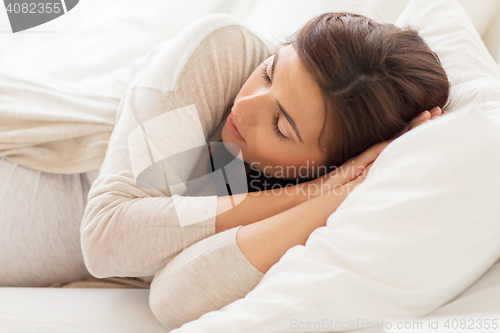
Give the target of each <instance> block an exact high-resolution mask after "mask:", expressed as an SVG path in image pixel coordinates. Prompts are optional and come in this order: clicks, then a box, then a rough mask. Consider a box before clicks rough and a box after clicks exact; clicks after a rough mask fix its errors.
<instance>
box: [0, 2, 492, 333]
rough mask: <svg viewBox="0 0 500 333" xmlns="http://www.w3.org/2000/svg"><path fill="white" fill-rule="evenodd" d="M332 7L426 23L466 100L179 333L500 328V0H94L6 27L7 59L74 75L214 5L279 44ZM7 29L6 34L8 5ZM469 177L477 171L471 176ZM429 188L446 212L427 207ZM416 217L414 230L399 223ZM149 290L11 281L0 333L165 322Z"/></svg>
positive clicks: (112, 281) (116, 62)
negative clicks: (24, 27) (250, 281)
mask: <svg viewBox="0 0 500 333" xmlns="http://www.w3.org/2000/svg"><path fill="white" fill-rule="evenodd" d="M326 11H353V12H358V13H361V14H365V15H367V16H370V17H373V18H375V19H377V20H381V21H387V22H392V23H396V24H400V25H404V24H410V25H417V26H420V27H421V32H422V34H423V36H424V38H426V40H427V41H428V42H429V44H430V45H431V47H433V46H435V47H436V48H437V52H438V54H439V55H440V56H441V57H442V59H444V60H445V61H444V66H445V68H446V69H447V72H449V73H450V77H451V80H452V85H453V94H454V96H460V98H456V100H455V101H454V104H453V107H452V110H453V111H452V112H450V114H449V115H447V116H445V117H443V119H439V120H436V121H433V123H431V124H428V125H425V126H422V128H419V129H418V130H415V131H412V133H408V135H405V137H404V139H403V138H402V139H401V140H399V139H398V141H397V142H394V144H391V149H387V151H384V153H383V154H382V155H381V156H380V160H377V161H378V162H377V163H378V164H375V165H374V167H375V166H378V168H379V170H380V174H379V175H378V177H376V178H375V177H372V179H371V180H370V179H367V180H366V184H367V186H366V188H367V191H368V192H367V195H361V194H359V195H353V196H350V197H349V198H348V199H347V200H346V201H345V202H344V203H343V204H342V206H341V207H339V210H338V211H337V212H336V213H335V214H333V215H332V216H330V218H329V220H328V225H327V227H325V228H320V229H321V230H320V229H318V230H316V231H315V232H314V233H313V234H311V237H310V239H309V240H308V243H306V246H296V247H294V248H292V249H290V250H289V251H288V252H287V253H286V255H285V256H284V257H283V258H282V260H280V262H279V263H278V264H276V265H275V266H274V267H273V268H272V269H271V270H270V271H269V272H268V273H267V274H266V276H265V277H264V278H263V280H262V281H261V283H259V285H258V286H257V287H256V288H255V290H254V291H252V292H251V293H249V294H248V295H247V296H246V297H245V298H243V299H240V300H238V301H236V302H233V303H231V304H229V305H227V306H225V307H224V308H222V309H220V310H219V311H212V312H210V313H207V314H205V315H203V316H201V317H200V318H199V319H197V320H195V321H192V322H189V323H186V324H185V325H183V326H182V327H181V328H179V329H176V330H173V331H172V332H179V333H181V332H306V331H307V332H312V331H318V332H319V331H324V332H332V331H346V330H363V331H366V332H393V331H398V330H402V329H404V330H405V331H422V330H425V329H427V330H429V331H431V330H432V331H434V332H435V331H440V330H442V331H449V330H450V329H455V330H459V329H463V330H464V331H465V330H466V329H467V328H469V329H470V328H473V329H476V330H484V331H487V332H491V331H495V330H496V331H498V330H500V327H499V326H498V325H500V260H499V256H500V241H498V239H500V237H499V236H500V221H499V220H500V218H499V217H498V216H500V210H499V208H498V206H499V205H498V200H499V198H500V192H499V189H500V175H499V173H498V171H496V169H497V166H498V165H499V163H500V156H498V155H499V154H498V153H492V152H498V151H500V149H499V148H500V137H499V136H500V66H499V65H498V64H499V63H500V53H499V51H500V2H498V1H497V0H475V1H474V0H458V1H455V0H437V1H431V0H411V1H406V0H330V1H327V0H314V1H308V2H304V1H300V0H288V1H286V0H272V1H263V0H261V1H251V0H238V1H229V0H213V1H194V0H190V1H184V2H180V1H171V0H168V1H153V0H147V1H141V2H137V1H132V0H126V1H120V2H119V4H118V3H117V2H114V1H109V0H101V1H99V2H98V1H97V0H86V1H82V2H81V3H79V4H78V5H77V6H76V7H75V8H74V9H73V10H71V12H68V13H67V14H65V15H63V16H61V17H59V18H58V19H56V20H53V21H50V22H47V23H45V24H43V25H40V26H38V27H35V28H33V29H31V30H28V31H26V32H24V33H17V34H10V33H2V34H0V63H1V64H2V65H3V66H7V65H8V66H9V68H14V69H15V68H19V69H23V70H26V69H28V70H32V71H35V72H40V73H43V74H47V75H52V76H55V77H58V78H61V79H65V80H71V81H77V80H82V79H84V78H85V77H88V76H95V75H100V74H105V73H107V72H109V71H111V70H114V69H117V68H120V67H123V66H127V65H128V64H129V63H130V61H132V60H133V59H135V58H137V57H139V56H141V55H142V54H144V53H145V52H147V51H148V50H150V49H151V48H152V47H154V46H155V45H157V44H158V43H160V42H161V41H163V40H165V39H168V38H171V37H172V36H174V35H175V34H176V33H177V32H179V31H180V30H182V29H183V28H184V27H186V26H187V25H188V24H189V23H191V22H193V21H194V20H196V19H197V18H199V17H201V16H203V15H207V14H210V13H217V12H223V13H229V14H232V15H235V16H237V17H240V18H241V19H242V20H244V21H245V22H246V23H247V24H248V25H249V26H250V27H251V28H253V29H254V30H255V32H256V33H258V34H261V35H263V36H264V37H266V38H268V39H270V40H271V41H273V42H275V43H279V42H282V41H284V37H285V36H286V35H288V34H290V33H292V32H293V31H295V30H296V29H297V28H299V27H300V25H301V24H303V23H305V22H306V21H307V19H309V18H311V17H312V16H314V15H316V14H319V13H321V12H326ZM0 30H1V31H3V32H5V31H7V30H9V25H8V21H7V16H6V13H5V12H2V9H1V8H0ZM55 32H56V33H55ZM35 52H36V53H35ZM34 53H35V54H36V55H37V56H36V58H35V57H33V54H34ZM445 118H446V119H445ZM436 139H439V144H433V142H436ZM426 143H427V146H426ZM431 145H432V146H431ZM457 146H458V147H459V148H460V149H458V148H457ZM429 147H433V148H435V149H432V148H429ZM410 148H411V149H410ZM405 150H406V151H407V154H406V155H404V154H403V155H402V151H405ZM460 155H464V156H466V157H467V161H462V160H461V161H460V162H463V163H460V165H458V166H455V165H454V166H453V167H451V168H448V169H446V170H445V171H446V172H444V171H443V172H442V173H433V174H435V175H436V176H435V177H436V179H432V180H433V181H435V182H439V184H440V186H438V189H439V191H437V192H435V191H434V192H433V191H431V189H433V187H432V186H431V185H432V184H431V183H430V182H429V183H426V181H425V180H426V179H429V172H430V171H429V170H427V169H426V168H422V167H421V165H422V164H421V163H422V161H425V163H426V164H425V165H429V166H432V165H440V164H439V163H442V162H443V161H446V160H453V159H454V158H456V156H460ZM419 163H420V167H418V168H417V167H415V165H419ZM433 163H435V164H433ZM480 163H482V164H480ZM485 165H486V167H485ZM488 166H489V167H488ZM429 168H430V167H429ZM477 170H481V172H478V171H477ZM403 171H404V172H403ZM464 172H470V173H471V174H472V175H473V176H471V177H468V178H467V181H465V180H462V178H460V177H459V175H463V174H464ZM408 174H410V175H412V177H408ZM438 176H439V177H438ZM384 177H386V178H385V182H384ZM398 177H399V178H398ZM419 177H420V178H419ZM431 178H432V177H431ZM438 178H439V179H438ZM390 179H396V180H394V181H393V183H392V185H391V186H387V185H384V184H387V181H388V180H390ZM398 179H399V180H401V182H400V183H398V182H397V180H398ZM412 186H413V187H412ZM380 189H382V190H383V191H382V192H380ZM370 193H377V195H371V194H370ZM433 197H435V198H438V199H439V201H440V206H439V207H437V206H428V203H429V200H431V198H433ZM396 199H397V200H396ZM415 202H418V203H419V204H418V205H416V204H413V203H415ZM357 207H364V209H358V208H357ZM381 207H382V208H383V209H381ZM422 207H427V209H422ZM388 212H391V213H388ZM446 212H448V213H449V212H454V214H455V215H450V214H448V215H443V214H445V213H446ZM337 213H338V214H337ZM408 215H410V216H411V217H405V222H406V223H407V225H410V226H411V227H412V233H411V236H408V235H409V234H408V232H407V230H404V229H403V228H400V227H399V226H400V225H401V220H402V218H403V217H404V216H408ZM367 216H369V218H367ZM422 221H425V223H424V222H422ZM360 235H361V236H360ZM389 236H393V237H392V238H390V237H389ZM394 239H396V240H398V239H399V241H398V242H396V241H394ZM443 240H445V241H443ZM391 242H392V243H391ZM396 250H397V253H395V251H396ZM416 250H421V251H420V252H418V253H417V251H416ZM377 251H379V252H377ZM376 255H379V258H385V261H377V260H374V259H373V256H376ZM387 258H390V260H389V259H387ZM305 259H307V260H305ZM464 268H466V269H464ZM429 272H432V273H433V274H430V273H429ZM464 272H466V273H464ZM332 281H334V282H332ZM335 281H340V283H338V284H335ZM148 298H149V289H148V285H147V284H145V283H140V282H138V281H137V280H133V279H127V278H108V279H93V278H89V279H86V280H83V281H70V282H67V283H60V284H54V285H52V286H51V287H48V288H8V287H3V288H0V299H1V300H2V301H1V302H0V332H16V333H17V332H88V331H92V332H143V331H144V332H157V331H158V332H160V331H161V332H165V331H166V329H165V327H164V326H163V325H162V324H160V323H159V322H158V321H157V320H156V318H155V316H154V315H153V313H152V312H151V310H150V308H149V304H148ZM342 298H345V301H344V302H342ZM356 302H357V303H356ZM382 320H384V323H385V324H382ZM353 322H354V324H353ZM388 322H390V323H391V324H390V325H388V324H387V323H388ZM368 323H370V325H368ZM398 323H399V326H398ZM418 323H420V325H421V326H419V324H418ZM464 323H465V324H464ZM479 324H480V325H481V327H479V326H478V325H479ZM487 324H488V328H486V326H487ZM461 325H462V326H461ZM471 325H472V326H471ZM495 325H496V326H495ZM468 331H469V330H468Z"/></svg>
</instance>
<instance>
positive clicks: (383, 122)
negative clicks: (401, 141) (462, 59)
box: [285, 13, 450, 167]
mask: <svg viewBox="0 0 500 333" xmlns="http://www.w3.org/2000/svg"><path fill="white" fill-rule="evenodd" d="M287 44H292V45H293V47H294V49H295V51H296V52H297V54H298V57H299V59H300V60H301V61H302V63H303V64H304V65H305V67H306V68H307V70H308V71H309V73H310V74H311V75H312V76H313V78H314V79H315V80H316V82H317V83H318V84H319V87H320V88H321V90H322V92H323V95H324V98H325V101H326V112H325V121H324V125H323V128H322V130H321V133H320V137H319V142H318V143H319V146H320V147H321V149H322V151H323V152H324V153H325V155H326V159H325V163H324V165H325V166H327V167H337V166H340V165H341V164H342V163H344V162H345V161H346V160H348V159H349V158H351V157H353V156H356V155H358V154H360V153H361V152H363V151H364V150H366V149H367V148H369V147H371V146H372V145H374V144H376V143H378V142H381V141H385V140H389V139H392V138H395V137H396V136H398V135H399V134H401V132H402V131H403V130H404V129H405V127H406V126H408V125H409V122H410V121H411V120H412V119H413V118H414V117H416V116H418V115H419V114H420V113H421V112H422V111H425V110H431V109H432V108H434V107H435V106H439V107H441V108H442V109H445V108H446V105H445V104H446V103H447V101H448V97H449V90H450V84H449V81H448V77H447V75H446V73H445V71H444V69H443V67H442V65H441V62H440V61H439V58H438V56H437V55H436V54H435V53H434V52H433V51H432V50H431V49H430V48H429V46H428V45H427V44H426V42H425V41H424V40H423V39H422V37H420V36H419V34H418V31H416V30H413V29H411V28H409V27H406V28H399V27H396V26H395V25H393V24H388V23H378V22H375V21H373V20H371V19H369V18H367V17H365V16H363V15H358V14H352V13H325V14H322V15H319V16H317V17H315V18H313V19H312V20H310V21H309V22H307V23H306V24H305V25H304V26H303V27H302V28H301V29H300V30H299V31H297V32H296V33H295V34H293V35H292V36H291V38H290V42H289V43H285V45H287ZM325 129H329V135H328V136H327V137H328V139H329V141H328V142H327V143H326V144H322V143H323V140H324V136H325Z"/></svg>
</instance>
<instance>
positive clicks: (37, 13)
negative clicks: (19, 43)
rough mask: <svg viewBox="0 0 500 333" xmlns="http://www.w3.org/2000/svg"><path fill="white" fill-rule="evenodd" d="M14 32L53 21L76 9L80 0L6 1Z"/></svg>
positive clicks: (6, 8)
mask: <svg viewBox="0 0 500 333" xmlns="http://www.w3.org/2000/svg"><path fill="white" fill-rule="evenodd" d="M3 2H4V5H5V11H6V13H7V17H8V18H9V22H10V27H11V28H12V32H13V33H16V32H19V31H23V30H27V29H30V28H33V27H36V26H38V25H40V24H44V23H46V22H49V21H52V20H54V19H56V18H58V17H59V16H62V15H64V14H66V13H67V12H69V11H70V10H72V9H73V8H75V6H76V5H77V3H78V0H52V1H51V0H36V1H35V0H4V1H3Z"/></svg>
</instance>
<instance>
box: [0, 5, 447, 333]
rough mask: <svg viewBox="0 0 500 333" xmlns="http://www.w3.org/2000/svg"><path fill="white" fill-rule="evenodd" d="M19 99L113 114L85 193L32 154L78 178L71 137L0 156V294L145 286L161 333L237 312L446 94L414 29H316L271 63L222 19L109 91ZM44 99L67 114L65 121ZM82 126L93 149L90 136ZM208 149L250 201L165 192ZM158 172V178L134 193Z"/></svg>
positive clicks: (84, 152) (345, 22) (80, 155)
mask: <svg viewBox="0 0 500 333" xmlns="http://www.w3.org/2000/svg"><path fill="white" fill-rule="evenodd" d="M22 83H23V84H24V85H25V86H26V89H25V91H29V92H32V93H33V94H34V95H33V96H34V97H33V98H35V97H36V98H39V99H43V98H46V99H47V102H50V105H51V107H52V108H62V107H63V106H64V107H65V108H66V109H65V112H69V113H76V114H86V113H87V114H88V113H89V112H90V110H89V109H85V108H84V107H83V105H87V104H91V105H92V106H93V109H92V113H93V114H98V111H99V108H102V110H103V112H109V110H110V109H112V108H114V109H115V110H116V112H115V113H113V114H112V116H111V118H112V119H113V120H114V125H113V130H112V133H111V134H110V136H108V137H106V146H107V150H106V152H105V155H103V156H102V161H101V162H102V163H101V164H100V165H99V174H98V177H97V178H96V179H93V178H92V177H89V175H92V174H93V172H95V171H93V169H95V168H91V167H90V165H91V164H90V163H89V164H88V165H89V167H88V168H87V169H85V168H83V169H82V168H81V169H78V170H79V173H75V174H71V171H73V170H76V169H74V168H72V167H70V165H71V166H74V165H76V163H73V164H72V163H70V162H67V163H68V164H67V165H68V167H67V169H65V170H64V168H65V163H66V162H62V161H63V159H61V160H59V161H58V160H57V159H54V158H46V159H44V154H41V153H39V151H40V150H43V149H46V151H47V152H50V153H51V154H53V153H55V154H58V153H59V154H60V155H61V156H62V155H64V156H65V159H64V161H67V160H68V158H67V157H68V156H70V160H71V159H73V161H76V160H78V161H82V162H81V163H80V165H82V163H83V164H84V163H85V161H88V160H90V159H91V158H92V157H93V156H94V155H93V154H95V150H94V151H93V150H92V147H95V146H96V145H94V146H93V145H92V142H89V141H91V140H90V139H89V137H88V136H85V135H84V134H75V135H74V136H73V137H71V135H72V133H73V132H74V128H75V127H71V126H70V125H68V124H64V122H57V121H56V120H52V123H51V125H53V126H54V128H56V127H57V126H59V127H57V128H59V129H61V130H62V131H63V132H64V131H65V132H66V134H67V136H66V138H71V140H69V139H68V142H69V141H70V142H71V143H74V142H77V144H73V145H72V146H71V147H69V148H68V147H64V144H63V143H64V140H61V142H62V143H61V144H57V145H54V144H53V142H52V143H51V142H50V140H46V141H44V142H42V139H40V142H38V143H31V144H30V145H31V147H30V149H26V150H23V147H17V148H16V149H11V150H10V151H11V152H12V151H15V152H16V153H15V154H10V155H9V147H8V143H7V144H6V145H4V142H2V145H4V146H2V147H7V148H5V149H4V148H2V151H1V155H0V156H5V158H4V159H3V160H2V162H1V164H0V189H1V190H2V192H0V193H1V195H2V198H1V199H2V201H1V202H0V211H1V213H2V215H0V216H1V217H0V218H1V219H2V223H1V224H2V226H1V228H2V233H1V235H0V237H1V238H2V242H1V243H2V244H3V246H4V248H3V249H2V250H3V251H2V254H1V255H0V264H1V266H2V267H4V268H7V269H6V271H2V272H0V282H1V283H2V285H32V286H35V285H47V284H50V283H52V282H55V281H59V280H70V279H74V278H79V277H83V276H85V274H88V272H90V273H91V274H92V275H94V276H96V277H98V278H104V277H135V278H137V279H140V280H143V281H146V282H148V283H149V282H150V283H151V290H150V306H151V309H152V311H153V313H154V314H155V316H156V317H157V318H158V319H159V320H160V321H161V322H162V323H163V324H164V325H166V326H168V327H169V328H174V327H179V326H180V325H182V324H183V323H185V322H187V321H190V320H193V319H196V318H198V317H199V316H200V315H202V314H204V313H206V312H208V311H212V310H217V309H220V308H221V307H223V306H224V305H226V304H229V303H230V302H232V301H234V300H236V299H238V298H241V297H244V296H245V295H246V294H247V293H248V292H249V291H251V290H252V289H253V288H254V287H255V286H256V285H257V283H258V282H259V281H260V280H261V278H262V277H263V275H264V274H265V273H266V272H267V271H268V270H269V269H270V268H271V267H272V266H273V265H274V264H276V263H277V262H278V261H279V259H280V258H281V257H282V256H283V255H284V254H285V252H286V251H287V250H288V249H290V248H291V247H293V246H296V245H305V242H306V240H307V238H308V237H309V235H310V234H311V232H313V231H314V230H315V229H317V228H319V227H322V226H326V220H327V218H328V217H329V216H330V215H331V214H332V213H334V212H335V211H336V209H337V207H339V205H340V204H341V203H342V202H343V200H344V199H345V198H346V197H347V196H348V194H349V193H350V192H351V191H353V190H355V188H356V187H357V186H359V185H360V184H361V183H362V182H363V181H364V179H365V178H366V177H367V176H368V171H369V170H370V168H371V166H372V164H373V162H374V161H375V159H376V158H377V156H378V155H379V154H380V153H381V151H382V150H383V149H384V148H385V147H386V146H387V145H388V144H389V143H390V142H391V141H392V140H394V139H395V138H397V137H398V136H400V135H402V134H403V133H405V132H406V131H408V130H410V129H411V128H414V127H415V126H418V125H421V124H423V123H425V122H426V121H428V120H430V119H433V118H435V117H439V116H441V115H442V111H441V110H442V108H443V109H444V108H445V105H446V103H447V101H448V95H449V82H448V78H447V75H446V73H445V71H444V70H443V67H442V66H441V63H440V61H439V58H438V57H437V55H436V54H435V53H434V52H433V51H432V50H430V49H429V47H428V46H427V44H426V43H425V42H424V40H423V39H422V38H421V37H420V36H419V35H418V32H417V31H415V30H412V29H410V28H405V29H401V28H398V27H396V26H394V25H392V24H382V23H377V22H375V21H373V20H370V19H368V18H366V17H364V16H361V15H356V14H350V13H325V14H322V15H320V16H317V17H315V18H313V19H312V20H310V21H309V22H308V23H307V24H305V25H304V26H303V27H302V28H301V29H300V30H299V31H297V32H296V33H295V34H293V35H292V36H291V38H290V41H289V43H286V44H284V45H281V46H280V47H276V46H274V45H272V44H271V43H269V42H268V41H266V40H265V39H263V38H262V37H259V36H258V34H256V33H254V32H252V31H251V30H250V29H248V28H247V27H245V26H244V25H242V24H240V23H239V22H238V21H237V20H236V19H235V18H234V17H232V16H229V15H225V14H216V15H209V16H207V17H204V18H202V19H200V20H198V21H196V22H195V23H193V24H191V25H190V26H189V27H188V28H186V29H185V30H184V31H182V32H181V33H180V34H179V35H177V36H176V37H175V38H173V39H171V40H169V41H167V42H165V43H162V44H160V45H158V46H157V47H155V48H154V49H152V50H151V51H150V52H148V53H147V54H146V55H145V56H144V57H142V58H140V59H138V60H137V61H135V62H133V64H132V65H131V66H129V67H127V68H123V69H120V70H116V71H114V72H113V73H111V74H109V75H106V76H103V77H99V78H93V79H88V80H86V81H81V82H79V83H77V84H74V83H72V84H69V83H66V82H60V81H55V80H52V81H50V85H49V81H47V83H44V82H41V81H37V82H36V84H37V85H42V86H43V85H44V84H46V87H50V89H46V90H45V91H43V94H42V90H40V89H33V86H34V85H35V83H34V82H30V81H27V80H25V81H23V82H22ZM37 87H38V86H37ZM75 87H79V88H81V89H80V90H79V89H76V88H75ZM92 89H93V90H92ZM54 91H56V92H57V91H58V92H59V93H60V94H61V93H62V92H63V91H64V93H65V94H70V95H71V96H72V97H74V98H72V99H71V101H70V102H67V104H64V105H63V104H62V102H61V104H60V105H59V104H58V102H57V101H53V100H50V98H51V97H54V95H56V94H57V93H56V92H54ZM89 91H92V93H89ZM51 94H53V95H51ZM35 95H37V96H35ZM42 95H43V97H42ZM73 100H74V102H72V101H73ZM90 100H91V101H90ZM82 101H83V102H82ZM113 101H114V102H113ZM68 103H69V104H71V103H73V104H71V109H68ZM86 103H87V104H86ZM113 103H114V104H113ZM104 110H106V111H104ZM428 110H430V111H428ZM40 112H42V113H43V112H46V111H44V109H43V108H42V107H40ZM31 114H32V113H31ZM0 115H1V113H0ZM28 118H29V117H24V118H23V119H24V120H23V121H24V122H29V121H30V120H29V119H28ZM26 119H28V120H26ZM75 119H76V118H75ZM82 119H84V122H85V123H84V124H83V123H82V124H80V125H81V126H83V127H85V126H87V127H86V128H88V131H87V132H85V131H82V133H87V134H88V133H89V132H91V131H92V129H93V128H95V127H93V126H95V123H92V121H91V119H92V117H88V118H85V117H82ZM89 119H90V120H89ZM82 122H83V120H82ZM35 123H36V122H35V121H34V120H33V121H32V123H31V124H35ZM45 125H47V124H45ZM45 125H44V126H45ZM19 126H21V125H19ZM35 127H36V126H35V125H32V126H31V127H30V126H24V127H23V128H35ZM38 128H42V126H41V125H38ZM47 128H48V129H47V130H50V126H47ZM39 132H40V133H41V132H43V131H39ZM100 139H101V140H102V137H101V138H100ZM96 140H97V139H96ZM217 141H219V142H221V144H220V145H219V146H218V148H216V149H212V150H210V151H209V152H210V153H211V154H212V156H219V157H220V156H222V155H226V157H227V155H228V154H229V156H230V158H229V159H228V160H235V159H238V160H241V161H242V162H243V165H244V176H246V182H247V183H248V191H242V193H233V194H230V195H220V194H212V195H210V194H207V193H206V192H205V194H204V195H192V194H193V193H195V192H196V191H191V192H190V189H189V188H186V187H182V186H180V187H179V186H173V184H174V183H173V182H172V177H169V175H171V174H172V168H174V169H175V167H174V166H170V167H169V165H168V156H174V155H175V154H180V153H182V151H184V150H186V149H189V148H190V147H198V146H201V145H203V144H205V145H206V144H207V143H209V142H210V143H212V144H213V143H214V142H217ZM94 143H95V142H94ZM51 145H52V146H51ZM26 146H29V145H28V144H27V145H26ZM213 146H214V147H215V145H213ZM47 147H49V148H47ZM61 147H64V148H61ZM58 149H60V152H58ZM68 149H69V150H71V154H68ZM37 152H38V153H37ZM23 154H24V157H23V158H22V159H21V158H19V159H17V160H16V159H15V158H16V156H17V157H19V156H20V155H23ZM15 161H18V162H17V164H16V162H15ZM33 161H36V163H34V162H33ZM201 161H202V159H201V158H200V159H198V160H197V161H194V160H193V159H190V158H186V159H185V160H184V162H183V164H182V166H181V167H180V168H178V169H177V170H176V171H177V172H180V173H183V172H184V173H185V174H190V173H193V172H194V171H196V170H203V168H205V167H206V165H207V163H208V162H207V160H204V161H203V162H201ZM31 162H32V163H31ZM30 163H31V164H30ZM37 165H39V166H43V168H41V167H40V169H43V170H44V171H45V172H43V171H40V170H38V169H37V167H36V166H37ZM152 165H155V166H156V167H157V168H156V169H155V170H156V171H157V172H156V173H155V172H152V173H150V174H148V175H147V177H145V178H144V177H143V178H140V177H142V176H144V174H143V173H142V174H141V172H142V171H143V170H147V169H148V168H150V167H151V166H152ZM200 168H201V169H200ZM50 170H53V171H54V172H53V173H50V172H46V171H50ZM298 170H302V172H301V173H300V172H297V171H298ZM304 170H305V171H304ZM56 171H57V172H56ZM81 172H84V173H81ZM16 173H17V174H16ZM141 175H142V176H141ZM138 177H139V178H140V179H139V178H138ZM94 178H95V177H94ZM81 179H84V180H85V181H82V182H80V180H81ZM139 180H140V181H139ZM33 184H35V185H33ZM82 184H84V185H82ZM85 184H87V185H85ZM152 184H153V185H152ZM169 184H170V186H169ZM90 185H91V188H90V190H89V188H88V187H90ZM33 186H34V187H33ZM245 192H248V193H245ZM11 194H12V195H11ZM87 194H88V196H87ZM188 194H190V195H188ZM71 208H74V209H73V210H70V209H71ZM80 221H81V226H80V224H79V223H80ZM78 228H80V229H79V231H80V232H81V234H80V235H77V234H76V232H75V231H76V230H78ZM78 237H81V238H78ZM4 238H5V240H4ZM79 240H80V241H81V244H80V243H79ZM80 245H81V250H82V252H80V251H79V250H80ZM40 260H43V264H41V263H40ZM87 269H88V271H87ZM83 270H85V271H83Z"/></svg>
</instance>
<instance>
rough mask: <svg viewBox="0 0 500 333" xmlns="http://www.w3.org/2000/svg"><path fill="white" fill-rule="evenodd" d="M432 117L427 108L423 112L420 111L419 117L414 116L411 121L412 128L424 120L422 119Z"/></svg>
mask: <svg viewBox="0 0 500 333" xmlns="http://www.w3.org/2000/svg"><path fill="white" fill-rule="evenodd" d="M430 117H431V113H430V112H429V111H427V110H425V111H423V112H422V113H420V114H419V115H418V116H417V117H415V118H413V119H412V120H411V121H410V129H411V128H412V127H414V126H415V125H416V124H418V123H420V122H422V121H425V120H427V119H430Z"/></svg>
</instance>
